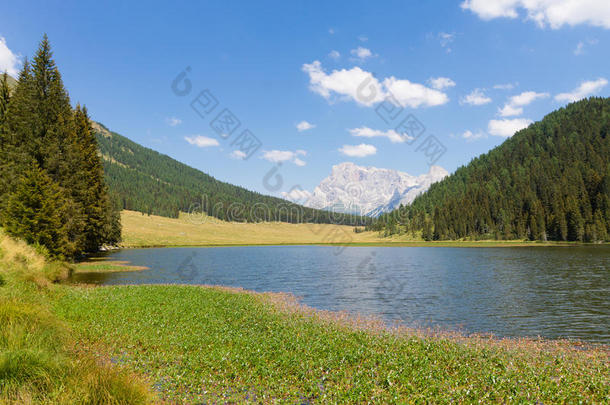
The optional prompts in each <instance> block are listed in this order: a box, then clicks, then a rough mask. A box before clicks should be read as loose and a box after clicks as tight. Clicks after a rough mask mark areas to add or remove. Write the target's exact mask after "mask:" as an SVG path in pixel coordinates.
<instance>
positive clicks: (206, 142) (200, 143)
mask: <svg viewBox="0 0 610 405" xmlns="http://www.w3.org/2000/svg"><path fill="white" fill-rule="evenodd" d="M184 139H185V140H186V141H187V142H188V143H190V144H191V145H195V146H197V147H199V148H208V147H210V146H218V145H220V144H219V143H218V141H217V140H216V139H214V138H208V137H207V136H203V135H195V136H185V137H184Z"/></svg>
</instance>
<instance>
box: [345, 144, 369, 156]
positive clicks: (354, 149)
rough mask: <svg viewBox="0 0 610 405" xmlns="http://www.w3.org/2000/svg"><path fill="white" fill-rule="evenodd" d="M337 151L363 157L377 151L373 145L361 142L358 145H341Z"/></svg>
mask: <svg viewBox="0 0 610 405" xmlns="http://www.w3.org/2000/svg"><path fill="white" fill-rule="evenodd" d="M339 152H341V153H342V154H344V155H346V156H351V157H365V156H370V155H374V154H376V153H377V148H376V147H374V146H373V145H368V144H366V143H361V144H360V145H343V146H342V147H341V148H339Z"/></svg>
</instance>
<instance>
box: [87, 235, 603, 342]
mask: <svg viewBox="0 0 610 405" xmlns="http://www.w3.org/2000/svg"><path fill="white" fill-rule="evenodd" d="M108 258H109V260H127V261H129V262H131V263H132V264H133V265H142V266H147V267H150V270H148V271H143V272H127V273H109V274H81V275H78V276H77V281H86V282H95V283H100V284H108V285H112V284H139V283H180V284H185V283H189V284H218V285H228V286H236V287H243V288H245V289H249V290H255V291H282V292H290V293H293V294H294V295H296V296H299V297H302V299H303V302H304V303H305V304H307V305H310V306H313V307H315V308H320V309H327V310H347V311H351V312H358V313H361V314H368V315H380V316H382V317H383V318H384V319H386V320H388V321H402V322H403V323H405V324H407V325H410V326H433V327H437V326H440V327H442V328H446V329H459V330H462V331H465V332H476V333H493V334H496V335H499V336H510V337H514V336H543V337H547V338H560V337H563V338H572V339H580V340H586V341H591V342H603V343H610V298H609V297H610V247H609V246H587V247H528V248H508V247H506V248H441V247H329V246H274V247H222V248H163V249H128V250H121V251H117V252H112V253H110V254H109V255H108Z"/></svg>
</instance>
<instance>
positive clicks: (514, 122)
mask: <svg viewBox="0 0 610 405" xmlns="http://www.w3.org/2000/svg"><path fill="white" fill-rule="evenodd" d="M531 123H532V120H529V119H527V118H513V119H503V120H491V121H489V124H488V125H487V132H489V133H490V134H491V135H494V136H501V137H503V138H508V137H511V136H513V135H514V134H515V132H517V131H519V130H521V129H523V128H527V127H528V126H529V125H530V124H531Z"/></svg>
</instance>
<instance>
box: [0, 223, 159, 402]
mask: <svg viewBox="0 0 610 405" xmlns="http://www.w3.org/2000/svg"><path fill="white" fill-rule="evenodd" d="M69 270H70V269H69V267H68V266H67V265H66V264H63V263H53V262H48V261H47V260H45V259H44V257H43V256H42V255H40V254H38V253H36V252H35V251H34V250H33V249H32V248H30V247H29V246H26V245H25V244H24V243H20V242H17V241H14V240H12V239H10V238H8V237H6V236H5V235H4V234H2V233H1V230H0V403H2V404H45V403H53V404H94V403H99V404H111V403H115V404H119V403H132V404H140V403H141V404H145V403H150V402H151V401H153V400H154V398H155V397H154V396H153V395H152V390H151V389H150V388H149V385H148V384H147V383H145V382H144V381H143V380H140V379H139V378H137V377H136V376H134V374H133V373H132V372H130V371H129V370H127V369H125V368H122V367H118V366H113V365H111V364H110V362H109V361H108V359H107V358H105V357H98V358H96V357H94V356H92V355H91V352H90V350H89V349H90V346H83V345H80V344H78V342H77V340H76V339H75V338H74V331H73V330H72V329H71V327H70V325H68V324H67V323H65V322H63V321H61V320H60V319H59V318H58V317H57V316H56V314H55V313H54V312H53V311H52V310H51V308H52V302H53V301H54V296H55V294H57V293H58V292H59V290H62V289H63V288H64V287H60V286H57V285H55V284H54V283H55V282H58V281H60V280H62V279H65V278H66V277H67V275H68V272H69Z"/></svg>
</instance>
